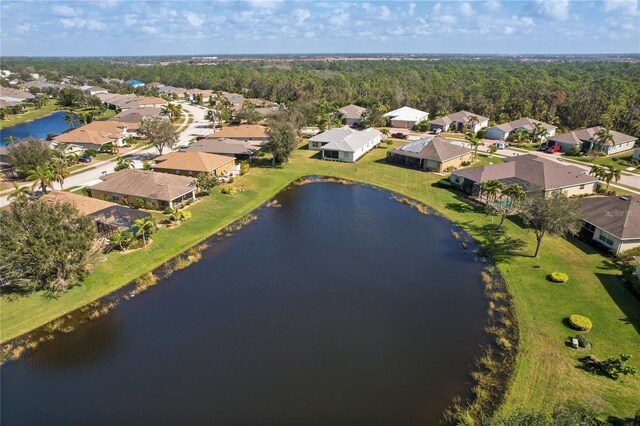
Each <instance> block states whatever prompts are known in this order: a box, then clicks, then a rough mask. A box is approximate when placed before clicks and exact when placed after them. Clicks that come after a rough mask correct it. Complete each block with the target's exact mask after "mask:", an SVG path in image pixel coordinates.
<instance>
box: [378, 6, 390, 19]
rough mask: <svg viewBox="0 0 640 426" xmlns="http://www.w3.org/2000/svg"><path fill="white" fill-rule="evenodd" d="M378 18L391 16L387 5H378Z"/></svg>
mask: <svg viewBox="0 0 640 426" xmlns="http://www.w3.org/2000/svg"><path fill="white" fill-rule="evenodd" d="M379 17H380V19H389V18H390V17H391V11H390V10H389V8H388V7H387V6H381V7H380V15H379Z"/></svg>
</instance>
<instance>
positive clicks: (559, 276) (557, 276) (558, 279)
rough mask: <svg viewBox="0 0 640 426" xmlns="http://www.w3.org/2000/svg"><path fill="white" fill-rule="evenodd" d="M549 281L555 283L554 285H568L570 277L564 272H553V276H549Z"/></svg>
mask: <svg viewBox="0 0 640 426" xmlns="http://www.w3.org/2000/svg"><path fill="white" fill-rule="evenodd" d="M549 280H551V281H553V282H554V283H566V282H567V281H569V275H567V274H565V273H563V272H552V273H551V274H549Z"/></svg>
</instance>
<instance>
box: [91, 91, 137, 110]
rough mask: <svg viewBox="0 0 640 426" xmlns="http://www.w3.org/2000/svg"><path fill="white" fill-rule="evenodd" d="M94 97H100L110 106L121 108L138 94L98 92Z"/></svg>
mask: <svg viewBox="0 0 640 426" xmlns="http://www.w3.org/2000/svg"><path fill="white" fill-rule="evenodd" d="M96 98H98V99H100V100H101V101H102V102H104V104H105V105H107V106H108V107H110V108H120V109H122V107H123V106H126V105H127V104H128V103H129V102H131V101H132V100H134V99H136V98H138V96H137V95H134V94H132V93H128V94H126V95H121V94H119V93H98V94H97V95H96ZM130 108H131V107H130Z"/></svg>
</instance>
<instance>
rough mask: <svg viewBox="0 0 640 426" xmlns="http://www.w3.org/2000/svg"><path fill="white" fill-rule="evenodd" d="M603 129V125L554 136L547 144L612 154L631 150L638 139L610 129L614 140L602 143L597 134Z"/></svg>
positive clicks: (561, 147) (566, 148) (568, 148)
mask: <svg viewBox="0 0 640 426" xmlns="http://www.w3.org/2000/svg"><path fill="white" fill-rule="evenodd" d="M602 129H603V127H602V126H596V127H589V128H588V129H579V130H574V131H573V132H569V133H563V134H561V135H557V136H553V137H550V138H549V142H547V146H554V145H558V146H560V150H561V151H562V152H567V151H571V150H573V149H577V150H578V151H581V152H586V151H591V150H593V151H600V152H604V153H606V154H607V155H611V154H617V153H619V152H624V151H631V150H632V149H633V148H634V146H635V144H636V141H637V140H638V138H637V137H635V136H629V135H625V134H624V133H621V132H618V131H615V130H610V132H611V136H612V137H613V140H612V141H607V142H605V143H601V142H599V140H598V136H597V134H598V132H599V131H600V130H602Z"/></svg>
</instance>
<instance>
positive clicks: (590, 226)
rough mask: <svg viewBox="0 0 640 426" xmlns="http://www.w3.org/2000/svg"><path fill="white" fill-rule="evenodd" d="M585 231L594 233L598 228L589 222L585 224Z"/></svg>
mask: <svg viewBox="0 0 640 426" xmlns="http://www.w3.org/2000/svg"><path fill="white" fill-rule="evenodd" d="M584 229H586V230H588V231H591V232H593V231H595V230H596V227H595V226H594V225H592V224H590V223H589V222H585V223H584Z"/></svg>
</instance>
